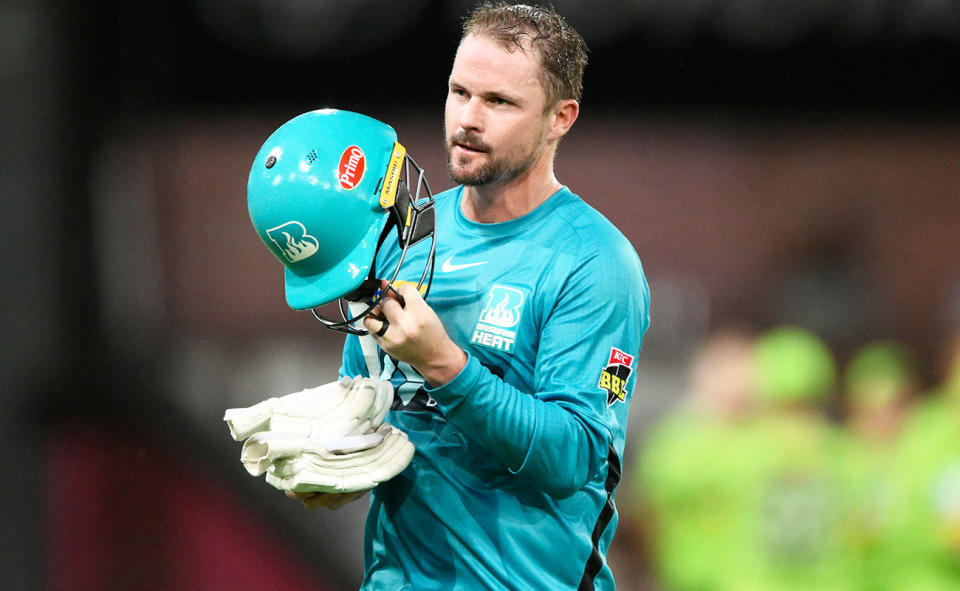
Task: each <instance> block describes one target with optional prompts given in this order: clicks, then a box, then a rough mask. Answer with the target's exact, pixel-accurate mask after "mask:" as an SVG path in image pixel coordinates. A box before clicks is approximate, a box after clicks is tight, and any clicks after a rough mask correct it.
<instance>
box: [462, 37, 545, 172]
mask: <svg viewBox="0 0 960 591" xmlns="http://www.w3.org/2000/svg"><path fill="white" fill-rule="evenodd" d="M539 70H540V65H539V61H538V58H537V57H536V55H535V54H534V53H533V52H531V51H521V50H520V49H519V48H517V49H515V50H514V51H512V52H511V51H508V50H507V49H505V48H503V47H502V46H500V45H499V44H498V43H497V42H496V41H494V40H493V39H491V38H489V37H485V36H477V35H470V36H468V37H467V38H465V39H464V40H463V41H462V42H461V43H460V48H459V49H458V50H457V56H456V58H455V59H454V62H453V70H452V71H451V73H450V83H449V89H448V93H447V105H446V116H445V127H446V139H447V169H448V171H449V173H450V177H451V178H452V179H453V180H454V181H455V182H457V183H461V184H464V185H470V186H479V185H488V184H491V183H503V182H507V181H510V180H512V179H514V178H516V177H517V176H519V175H520V174H522V173H524V172H525V171H526V170H528V169H529V168H530V167H531V166H532V165H533V164H534V162H536V161H537V159H538V158H539V157H540V156H541V155H542V154H543V153H544V148H545V146H546V142H545V140H544V137H545V133H546V131H547V121H548V116H547V115H545V114H544V104H545V100H546V98H545V94H544V91H543V87H542V85H541V84H540V80H539V77H538V74H539Z"/></svg>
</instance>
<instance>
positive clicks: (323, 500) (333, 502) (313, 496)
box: [284, 490, 367, 511]
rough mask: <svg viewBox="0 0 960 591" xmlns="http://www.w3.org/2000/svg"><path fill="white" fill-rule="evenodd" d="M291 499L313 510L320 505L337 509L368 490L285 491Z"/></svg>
mask: <svg viewBox="0 0 960 591" xmlns="http://www.w3.org/2000/svg"><path fill="white" fill-rule="evenodd" d="M284 494H286V495H287V496H288V497H290V498H291V499H296V500H298V501H300V502H302V503H303V504H304V505H305V506H306V508H307V509H310V510H311V511H312V510H313V509H317V508H318V507H326V508H327V509H331V510H335V509H339V508H340V507H343V506H344V505H346V504H347V503H350V502H352V501H355V500H357V499H359V498H360V497H362V496H363V495H365V494H367V491H365V490H364V491H358V492H352V493H322V492H293V491H291V490H288V491H285V493H284Z"/></svg>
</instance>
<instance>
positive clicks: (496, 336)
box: [470, 285, 526, 353]
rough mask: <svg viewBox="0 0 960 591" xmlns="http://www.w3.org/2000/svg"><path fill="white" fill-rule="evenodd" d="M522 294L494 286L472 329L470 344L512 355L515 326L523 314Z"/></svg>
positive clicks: (509, 288)
mask: <svg viewBox="0 0 960 591" xmlns="http://www.w3.org/2000/svg"><path fill="white" fill-rule="evenodd" d="M525 299H526V296H525V295H524V293H523V292H522V291H521V290H519V289H516V288H514V287H507V286H505V285H494V286H493V287H492V288H491V289H490V292H489V293H488V294H487V303H486V306H485V307H484V308H483V311H482V312H481V313H480V319H479V320H478V321H477V325H476V327H474V329H473V337H471V339H470V342H471V343H474V344H477V345H483V346H484V347H489V348H491V349H496V350H497V351H503V352H504V353H513V346H514V345H515V344H516V342H517V330H516V329H517V325H519V324H520V314H521V313H522V312H523V302H524V300H525Z"/></svg>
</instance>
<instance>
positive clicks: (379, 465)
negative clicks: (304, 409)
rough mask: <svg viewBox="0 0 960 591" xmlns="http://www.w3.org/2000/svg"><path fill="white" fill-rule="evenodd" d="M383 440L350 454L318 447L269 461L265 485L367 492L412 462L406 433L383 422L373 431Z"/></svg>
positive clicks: (309, 490)
mask: <svg viewBox="0 0 960 591" xmlns="http://www.w3.org/2000/svg"><path fill="white" fill-rule="evenodd" d="M376 434H377V435H380V436H381V437H382V438H383V440H382V441H381V442H380V443H379V444H378V445H376V446H374V447H370V448H367V449H364V450H360V451H355V452H351V453H334V452H332V451H329V450H325V449H323V448H322V447H320V446H316V447H313V448H311V449H306V450H304V451H303V452H302V453H300V454H299V455H296V456H290V457H286V458H282V459H279V460H276V461H275V462H273V463H272V464H271V465H270V467H269V469H268V470H267V477H266V479H267V482H268V483H270V484H271V485H272V486H274V487H275V488H277V489H279V490H283V491H293V492H325V493H347V492H356V491H361V490H369V489H371V488H373V487H375V486H377V485H378V484H380V483H381V482H384V481H387V480H390V479H391V478H393V477H394V476H396V475H397V474H399V473H400V472H402V471H403V470H404V469H405V468H406V467H407V465H409V464H410V460H412V459H413V454H414V446H413V444H412V443H411V442H410V440H409V439H407V434H406V433H404V432H403V431H401V430H400V429H397V428H396V427H394V426H392V425H390V424H387V423H384V424H382V425H380V427H379V428H378V429H377V431H376Z"/></svg>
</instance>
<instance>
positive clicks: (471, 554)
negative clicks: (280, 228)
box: [265, 4, 650, 591]
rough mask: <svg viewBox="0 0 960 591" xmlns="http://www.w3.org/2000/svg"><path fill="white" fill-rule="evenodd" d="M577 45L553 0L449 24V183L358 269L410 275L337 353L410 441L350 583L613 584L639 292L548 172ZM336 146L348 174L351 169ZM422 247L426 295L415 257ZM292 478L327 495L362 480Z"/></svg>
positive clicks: (626, 267) (643, 314)
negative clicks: (388, 400)
mask: <svg viewBox="0 0 960 591" xmlns="http://www.w3.org/2000/svg"><path fill="white" fill-rule="evenodd" d="M586 62H587V47H586V45H585V43H584V41H583V39H582V38H581V36H580V35H579V34H578V33H577V32H576V31H574V30H573V29H572V28H571V27H570V26H569V25H568V24H567V23H566V22H565V21H564V20H563V19H562V18H561V17H560V16H559V15H558V14H556V13H555V12H554V11H552V10H548V9H543V8H535V7H530V6H522V5H517V6H508V5H500V4H498V5H492V4H484V5H481V6H480V7H478V8H477V9H476V10H475V11H474V12H473V13H472V14H471V15H470V17H469V18H468V19H467V20H466V21H465V25H464V34H463V38H462V40H461V43H460V45H459V48H458V49H457V52H456V56H455V59H454V62H453V67H452V70H451V72H450V77H449V84H448V91H447V98H446V109H445V135H446V144H447V158H448V169H449V173H450V176H451V177H452V179H453V180H454V181H455V182H456V183H457V186H456V187H455V188H453V189H451V190H449V191H445V192H443V193H441V194H439V195H437V196H436V198H435V205H434V207H433V209H434V213H435V216H436V229H437V230H436V243H435V244H433V245H430V244H428V242H429V241H423V242H421V243H419V244H416V245H413V246H411V247H409V248H406V247H405V248H400V247H398V246H397V245H396V244H393V243H392V241H386V242H385V243H384V244H383V247H382V248H380V249H379V250H378V252H377V254H376V259H375V267H376V268H377V269H391V268H399V262H400V259H401V258H404V259H405V261H404V262H405V264H404V266H403V270H401V271H399V276H398V277H397V279H398V280H400V281H407V282H410V283H406V284H402V285H401V286H400V287H399V288H397V289H396V292H393V291H390V289H391V288H388V287H387V286H386V284H384V289H385V290H386V291H387V292H388V293H389V295H388V296H387V297H384V298H383V299H382V300H377V302H378V303H377V305H376V306H375V307H374V308H373V309H371V310H370V313H369V314H368V315H366V317H365V318H364V319H363V321H362V326H363V327H364V328H365V329H366V331H368V332H369V335H368V336H362V335H356V334H352V335H350V336H348V337H347V340H346V343H345V347H344V351H343V365H342V367H341V370H340V372H341V374H342V375H343V376H351V377H353V376H370V377H375V378H376V377H379V378H380V379H388V380H390V381H391V382H392V383H393V385H394V388H395V392H396V394H395V399H394V402H393V408H392V410H391V411H390V413H389V415H388V417H387V419H388V421H389V423H390V424H392V425H393V426H395V427H397V428H399V429H402V430H403V431H404V432H405V433H406V434H407V436H408V437H409V440H410V441H411V442H412V443H413V444H414V445H415V447H416V453H415V455H414V457H413V459H412V461H411V462H410V464H409V466H408V467H407V468H406V469H405V470H403V471H402V472H401V473H400V474H399V475H397V476H396V477H394V478H392V479H390V480H388V481H386V482H382V483H380V484H379V486H377V487H376V488H374V489H373V490H372V492H371V495H370V509H369V513H368V517H367V522H366V529H365V541H364V576H363V582H362V589H364V590H366V591H373V590H389V591H398V590H404V589H407V590H414V589H415V590H417V591H424V590H431V589H436V590H451V589H471V590H473V589H517V590H520V589H524V590H528V589H550V590H552V591H553V590H563V589H570V590H573V589H581V590H585V589H598V590H599V589H614V579H613V573H612V572H611V570H610V568H609V566H608V565H607V561H606V553H607V549H608V547H609V545H610V543H611V540H612V539H613V535H614V530H615V529H616V526H617V511H616V506H615V504H614V493H615V492H616V489H617V486H618V484H619V482H620V475H621V458H622V455H623V450H624V443H625V438H626V429H627V415H628V412H627V411H628V404H629V403H630V400H631V398H632V397H633V396H635V395H640V394H639V393H638V392H637V377H636V375H635V374H636V367H637V356H638V354H639V351H640V347H641V340H642V337H643V335H644V333H645V331H646V329H647V327H648V325H649V321H650V292H649V289H648V286H647V282H646V279H645V277H644V273H643V270H642V267H641V263H640V260H639V257H638V256H637V253H636V252H635V250H634V249H633V247H632V246H631V244H630V243H629V241H628V240H627V239H626V238H625V237H624V236H623V235H622V234H621V233H620V232H619V231H618V230H617V229H616V228H615V227H614V226H613V224H611V223H610V222H609V221H608V220H607V219H606V218H604V217H603V216H602V215H601V214H600V213H598V212H597V211H596V210H594V209H593V208H591V207H590V206H589V205H588V204H587V203H586V202H585V201H584V200H582V199H581V198H580V197H579V196H578V195H576V194H575V193H574V192H573V191H572V190H571V189H570V188H568V187H566V186H565V185H563V184H562V183H561V182H560V180H558V178H557V176H556V175H555V174H554V155H555V153H556V150H557V144H558V142H559V141H560V139H561V138H562V137H563V136H564V135H566V134H567V132H568V131H569V130H570V128H571V127H572V126H573V124H574V123H575V122H576V120H577V117H578V115H579V113H580V97H581V90H582V77H583V70H584V67H585V65H586ZM348 156H349V154H348V153H347V152H344V160H343V161H342V163H343V162H346V168H344V167H343V164H342V163H341V168H342V169H344V170H345V171H346V172H345V173H344V174H347V176H348V177H349V178H348V181H349V183H350V188H351V190H353V186H355V185H354V184H353V183H354V180H355V179H356V178H361V179H366V177H363V174H362V171H360V168H361V164H360V163H361V160H360V159H359V156H358V157H357V158H352V157H349V158H348ZM305 166H306V167H309V164H307V165H305ZM367 166H369V163H367ZM358 171H360V172H358ZM265 174H266V173H265ZM278 178H279V177H278ZM374 178H375V177H374ZM277 182H282V179H280V180H278V181H277ZM358 182H366V180H361V181H358ZM341 184H342V183H341ZM318 223H319V222H318ZM290 227H292V228H294V230H295V233H299V234H300V235H301V236H304V235H312V236H318V235H319V234H320V233H319V232H316V233H311V232H309V228H307V230H308V231H307V232H306V234H304V231H303V228H304V226H303V225H300V226H297V227H294V226H290ZM287 238H289V236H288V237H287ZM301 243H305V241H303V240H302V241H301ZM317 244H319V245H320V247H319V250H320V251H322V250H323V247H322V240H321V239H316V240H314V241H313V242H310V243H309V245H308V246H311V247H312V248H311V249H312V250H318V247H317V246H316V245H317ZM358 248H359V247H358ZM297 252H298V253H301V252H302V251H297ZM401 255H403V256H402V257H401ZM297 256H301V255H300V254H297ZM311 256H312V255H311ZM431 260H436V268H435V269H433V277H432V283H430V291H429V294H428V296H427V298H426V299H425V298H424V297H422V295H421V291H420V290H418V289H417V288H416V287H415V285H417V284H422V283H423V281H422V275H421V273H420V272H419V271H417V270H416V269H421V268H423V267H424V265H425V264H426V265H428V266H429V265H430V264H431V263H430V261H431ZM408 269H414V271H409V270H408ZM288 280H290V281H294V280H296V281H299V279H296V278H293V279H291V278H290V276H289V275H288ZM396 284H397V283H396V282H395V283H394V285H396ZM314 288H315V289H324V288H323V287H322V285H321V284H320V283H315V284H309V283H306V284H305V283H303V282H302V281H301V283H298V284H296V289H298V290H301V292H300V293H303V291H304V290H307V291H308V290H309V289H314ZM290 289H291V283H289V282H288V299H289V296H290V293H291V292H290ZM371 336H372V338H373V342H374V343H375V348H374V353H373V354H372V355H371V353H370V347H369V344H368V343H367V344H365V342H364V339H369V338H370V337H371ZM371 357H373V358H374V361H375V363H373V364H371V363H370V359H371ZM372 366H373V367H372ZM374 373H379V376H375V375H372V374H374ZM290 494H291V496H294V497H297V498H300V499H301V500H302V501H303V502H304V503H305V504H306V505H307V506H309V507H316V506H326V507H329V508H336V507H339V506H341V505H343V504H344V503H346V502H349V501H351V500H353V499H355V498H357V497H358V496H361V495H362V493H350V494H339V495H338V494H334V493H329V492H323V493H310V492H306V493H290Z"/></svg>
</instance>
